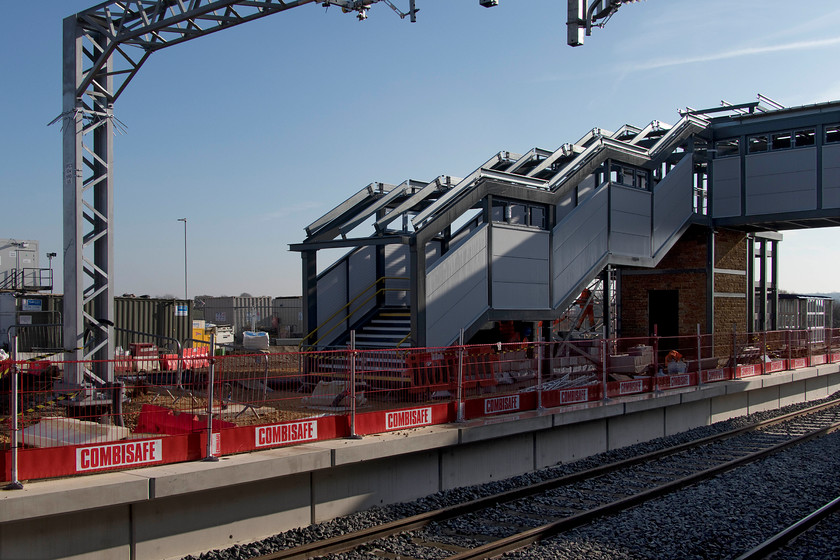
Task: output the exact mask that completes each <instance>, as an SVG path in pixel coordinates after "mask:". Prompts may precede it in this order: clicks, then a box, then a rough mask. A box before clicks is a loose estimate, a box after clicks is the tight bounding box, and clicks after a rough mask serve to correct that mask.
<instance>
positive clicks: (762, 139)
mask: <svg viewBox="0 0 840 560" xmlns="http://www.w3.org/2000/svg"><path fill="white" fill-rule="evenodd" d="M748 151H749V153H751V154H754V153H756V152H766V151H767V136H766V135H761V136H750V138H749V150H748Z"/></svg>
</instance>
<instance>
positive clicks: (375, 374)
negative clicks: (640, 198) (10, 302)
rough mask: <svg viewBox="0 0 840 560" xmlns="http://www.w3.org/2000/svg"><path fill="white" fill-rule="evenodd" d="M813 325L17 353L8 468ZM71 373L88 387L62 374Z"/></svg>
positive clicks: (98, 456)
mask: <svg viewBox="0 0 840 560" xmlns="http://www.w3.org/2000/svg"><path fill="white" fill-rule="evenodd" d="M811 334H812V333H810V332H809V331H775V332H766V333H747V334H743V333H731V334H726V335H700V334H697V335H696V336H682V337H658V336H651V337H644V338H633V339H631V338H627V339H611V340H601V339H585V340H568V341H551V342H544V343H543V342H528V341H526V342H517V343H511V344H501V343H497V344H482V345H467V346H460V347H459V346H453V347H444V348H408V349H384V350H382V349H380V350H367V349H366V350H355V351H354V350H351V349H350V348H341V349H332V350H320V351H315V352H285V353H284V352H262V351H251V352H250V353H242V352H241V351H238V352H233V353H230V354H228V355H217V356H211V355H210V350H209V347H207V346H197V347H195V348H187V349H184V350H180V348H179V347H177V345H173V344H172V343H170V341H167V340H163V339H162V338H161V337H151V338H149V339H148V340H145V339H144V340H139V339H138V341H137V342H134V343H132V344H130V347H129V349H128V350H126V351H123V352H119V353H118V354H117V356H115V359H114V360H113V361H112V362H110V365H109V367H110V371H112V372H113V376H112V377H111V378H112V379H113V381H112V382H107V381H106V380H102V379H98V378H96V377H95V376H94V375H93V373H92V372H93V371H94V370H95V368H94V367H93V365H94V364H91V363H81V362H63V361H59V360H57V359H56V356H52V357H51V358H49V359H47V358H44V357H43V356H38V355H29V357H30V359H26V360H20V359H19V360H16V361H13V360H12V359H10V358H7V359H5V360H3V361H0V416H2V420H3V421H2V423H0V465H1V466H2V469H3V472H4V478H5V479H7V480H10V479H12V478H15V479H17V478H24V479H34V478H47V477H54V476H68V475H78V474H85V473H92V472H102V471H108V470H115V469H122V468H136V467H138V466H145V465H153V464H162V463H171V462H179V461H190V460H197V459H202V458H205V457H207V456H208V455H213V456H217V455H223V454H230V453H241V452H248V451H255V450H260V449H266V448H273V447H278V446H285V445H291V444H295V443H301V442H306V441H316V440H322V439H330V438H337V437H347V436H353V435H364V434H370V433H376V432H383V431H389V430H396V429H404V428H410V427H419V426H425V425H429V424H435V423H443V422H451V421H453V420H455V419H456V418H458V419H472V418H486V419H487V421H492V420H493V418H495V417H498V416H501V415H505V414H510V413H518V412H523V411H529V410H536V409H539V408H545V407H559V406H568V405H585V404H586V403H589V402H592V401H597V400H599V399H607V398H610V399H613V398H620V397H624V396H630V395H637V394H642V393H649V392H652V391H664V390H687V389H688V388H690V387H695V386H698V385H702V384H705V383H712V382H716V381H723V380H728V379H733V378H744V377H750V376H756V375H762V374H770V373H775V372H777V371H782V370H785V369H797V368H801V367H805V366H807V365H817V364H822V363H830V362H840V343H838V342H840V332H839V331H837V330H833V329H827V330H825V331H824V333H822V336H820V337H819V338H814V337H813V336H811ZM722 348H723V349H724V350H721V349H722ZM727 348H728V350H726V349H727ZM715 349H718V352H715ZM68 369H72V370H73V371H72V372H68ZM97 371H99V370H97ZM68 373H72V374H74V375H75V378H78V379H84V380H85V385H84V386H83V387H69V388H68V387H65V386H64V384H63V383H61V382H60V381H61V379H62V377H64V378H68V377H69V378H74V376H73V375H69V376H68ZM13 379H17V383H18V387H17V392H16V393H15V394H14V395H13V393H12V383H11V381H12V380H13ZM211 381H212V382H211ZM459 395H460V402H459ZM13 405H16V406H17V409H18V414H17V415H15V416H14V418H12V416H11V414H12V409H13V408H14V406H13ZM13 441H17V442H19V445H18V446H13V445H12V442H13ZM12 448H14V449H15V453H12V454H10V449H12ZM12 455H15V456H16V458H15V460H12V458H11V457H12ZM13 464H14V465H17V466H16V467H14V471H15V472H14V475H13V474H12V470H13V467H12V465H13Z"/></svg>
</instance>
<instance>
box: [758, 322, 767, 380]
mask: <svg viewBox="0 0 840 560" xmlns="http://www.w3.org/2000/svg"><path fill="white" fill-rule="evenodd" d="M760 355H761V375H767V357H768V356H767V330H766V329H765V330H763V331H761V354H760Z"/></svg>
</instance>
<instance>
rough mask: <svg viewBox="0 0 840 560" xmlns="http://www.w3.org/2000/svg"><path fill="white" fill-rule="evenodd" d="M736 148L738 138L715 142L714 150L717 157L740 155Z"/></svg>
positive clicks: (737, 146)
mask: <svg viewBox="0 0 840 560" xmlns="http://www.w3.org/2000/svg"><path fill="white" fill-rule="evenodd" d="M738 148H739V139H738V138H730V139H728V140H718V141H717V142H715V150H717V152H716V153H717V157H727V156H737V155H738V154H739V153H740V150H739V149H738Z"/></svg>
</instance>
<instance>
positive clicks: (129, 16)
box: [56, 0, 414, 384]
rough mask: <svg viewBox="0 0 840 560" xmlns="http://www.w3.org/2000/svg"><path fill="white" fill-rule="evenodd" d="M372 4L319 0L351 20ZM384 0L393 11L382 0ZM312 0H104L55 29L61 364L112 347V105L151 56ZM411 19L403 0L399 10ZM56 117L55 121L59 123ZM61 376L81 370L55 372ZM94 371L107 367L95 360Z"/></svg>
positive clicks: (106, 375)
mask: <svg viewBox="0 0 840 560" xmlns="http://www.w3.org/2000/svg"><path fill="white" fill-rule="evenodd" d="M379 1H380V0H328V1H327V2H321V4H322V5H337V6H339V7H340V8H341V9H342V10H343V11H345V12H356V13H357V14H359V16H362V15H364V14H365V13H366V11H367V9H368V8H369V7H370V6H371V5H372V4H374V3H376V2H379ZM383 1H385V2H386V3H387V4H388V5H389V6H391V7H392V8H393V9H395V10H396V8H395V7H394V6H393V4H392V3H391V2H389V1H388V0H383ZM311 3H314V0H215V1H211V0H134V1H112V2H105V3H103V4H100V5H98V6H96V7H93V8H91V9H89V10H85V11H83V12H80V13H78V14H76V15H73V16H70V17H68V18H65V20H64V26H63V33H64V37H63V41H64V44H63V48H64V60H63V91H62V95H63V100H62V109H63V112H62V114H61V116H60V117H59V119H61V120H62V132H63V140H62V142H63V151H64V161H63V177H64V180H63V189H64V292H65V295H64V333H63V334H64V341H65V343H64V344H65V351H66V354H67V355H66V358H67V359H68V360H74V361H79V360H91V359H94V360H107V359H109V358H110V357H112V356H113V355H114V344H113V319H114V304H113V290H114V281H113V263H114V243H113V233H112V228H113V223H114V213H113V210H114V206H113V200H114V197H113V189H114V179H113V175H112V169H113V137H114V132H115V129H117V128H118V127H119V121H117V120H116V119H115V117H114V103H115V102H116V100H117V98H119V96H120V95H121V94H122V92H123V91H125V88H126V86H128V84H129V83H130V82H131V79H132V78H133V77H134V76H135V75H136V74H137V72H138V71H139V70H140V67H141V66H142V65H143V63H144V62H145V61H146V59H148V58H149V56H151V55H152V53H154V52H156V51H158V50H160V49H163V48H166V47H169V46H172V45H176V44H178V43H183V42H185V41H189V40H190V39H195V38H198V37H201V36H204V35H208V34H210V33H213V32H216V31H220V30H222V29H226V28H228V27H233V26H235V25H239V24H242V23H245V22H248V21H252V20H255V19H259V18H262V17H265V16H269V15H272V14H275V13H278V12H282V11H285V10H289V9H291V8H296V7H298V6H302V5H304V4H311ZM396 11H398V13H399V14H400V15H401V16H403V17H404V16H405V15H410V16H411V17H412V19H413V17H414V2H413V0H411V3H410V8H409V12H408V13H402V12H399V10H396ZM59 119H56V120H59ZM65 371H66V373H65V382H68V383H71V384H81V383H82V381H83V380H82V377H83V374H82V373H81V372H80V371H73V368H66V369H65ZM96 374H97V375H98V376H99V377H100V378H101V379H105V380H110V379H111V378H112V372H111V371H110V370H109V368H108V367H107V366H106V365H105V364H104V362H103V363H102V365H101V366H100V367H99V368H98V371H96Z"/></svg>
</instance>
